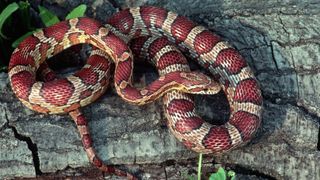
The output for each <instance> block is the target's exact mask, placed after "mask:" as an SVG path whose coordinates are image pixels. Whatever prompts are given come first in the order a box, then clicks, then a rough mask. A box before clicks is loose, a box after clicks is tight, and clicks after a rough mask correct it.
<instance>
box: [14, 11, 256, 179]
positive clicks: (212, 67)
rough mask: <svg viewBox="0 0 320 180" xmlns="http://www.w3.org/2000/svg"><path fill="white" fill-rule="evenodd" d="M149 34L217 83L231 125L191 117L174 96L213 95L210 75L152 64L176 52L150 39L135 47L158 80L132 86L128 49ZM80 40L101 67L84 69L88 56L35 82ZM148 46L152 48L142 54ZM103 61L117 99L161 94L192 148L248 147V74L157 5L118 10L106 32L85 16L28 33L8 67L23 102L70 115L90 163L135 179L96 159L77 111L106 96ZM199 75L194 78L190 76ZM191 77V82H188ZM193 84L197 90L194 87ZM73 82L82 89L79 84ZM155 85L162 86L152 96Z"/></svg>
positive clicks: (251, 110)
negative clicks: (71, 69)
mask: <svg viewBox="0 0 320 180" xmlns="http://www.w3.org/2000/svg"><path fill="white" fill-rule="evenodd" d="M149 35H152V36H166V37H168V39H169V40H170V41H172V42H173V43H175V44H176V45H177V46H178V47H179V50H181V51H183V52H188V53H189V54H190V56H191V57H193V58H194V59H196V60H197V61H198V63H199V64H200V65H201V66H203V67H204V68H206V69H207V70H208V71H210V72H211V73H212V74H213V76H214V77H215V78H216V79H217V81H219V83H220V84H221V87H222V89H223V91H224V92H225V94H226V96H227V99H228V100H229V104H230V109H231V115H230V120H229V121H228V122H227V123H226V124H225V125H222V126H213V125H210V124H208V123H205V122H204V121H203V120H202V119H201V118H200V117H198V116H197V115H196V114H195V113H194V105H193V103H192V101H191V98H189V97H188V95H181V94H183V93H181V92H179V91H180V90H186V91H189V92H190V91H191V92H192V91H193V90H194V92H192V93H203V92H202V90H203V89H210V88H212V89H214V91H215V92H217V91H219V90H220V89H219V88H217V84H216V83H215V82H213V81H212V80H211V78H207V77H206V76H202V75H201V74H199V73H194V72H190V73H181V71H182V70H185V69H183V68H182V69H180V68H181V67H183V65H185V64H186V63H185V61H184V60H181V59H180V61H179V60H177V59H176V60H177V61H179V62H176V61H170V62H168V61H167V60H165V61H164V62H163V63H162V67H161V65H160V64H161V63H157V61H159V60H161V58H163V57H164V56H166V55H168V54H170V53H171V54H172V52H173V51H174V52H176V51H177V52H178V50H177V49H175V48H169V49H168V48H167V49H166V47H174V46H173V45H172V44H170V43H169V42H165V43H163V44H160V45H155V44H153V43H154V42H155V41H157V39H156V38H154V40H149V41H148V40H147V41H145V42H143V43H141V44H144V45H142V46H145V47H144V48H141V49H142V51H145V56H148V57H149V58H150V59H154V60H153V61H155V62H154V63H155V64H156V65H157V68H158V70H159V74H160V75H161V77H160V78H159V79H158V80H157V81H155V82H154V83H153V84H150V85H149V86H148V87H146V88H144V89H143V90H137V89H136V88H134V87H133V86H132V83H131V79H132V69H133V58H132V54H131V51H130V49H129V47H128V45H127V44H128V43H129V42H130V41H132V40H133V39H135V38H138V37H141V36H149ZM149 39H152V38H149ZM151 41H152V42H151ZM79 43H89V44H92V45H93V46H96V47H98V48H99V49H101V50H102V51H103V52H100V51H99V50H94V51H93V52H95V53H96V54H92V56H91V57H94V56H99V57H103V58H104V59H108V61H107V62H108V63H105V62H102V61H98V63H97V61H96V60H92V63H93V64H90V63H91V61H90V58H89V60H88V64H87V65H85V66H84V67H83V69H82V70H81V71H79V72H77V73H76V74H75V75H73V76H71V77H68V78H66V79H55V80H52V81H48V82H46V83H43V82H38V81H36V78H35V74H36V70H37V69H38V68H39V67H40V65H41V64H42V63H43V62H44V60H45V59H46V58H47V57H50V56H53V55H55V54H56V53H58V52H60V51H61V50H63V49H65V48H67V47H70V46H72V45H75V44H79ZM39 44H41V45H39ZM136 45H139V43H136ZM152 45H154V47H155V48H153V50H149V46H152ZM157 47H158V48H157ZM134 48H135V47H134ZM134 48H133V49H134ZM154 49H157V50H154ZM162 49H164V50H162ZM159 52H161V53H159ZM174 52H173V54H174ZM179 53H180V52H179ZM177 56H178V55H177V54H176V55H171V56H170V57H177ZM168 58H169V57H168ZM92 59H95V58H92ZM110 61H113V62H114V63H115V64H116V70H115V74H114V84H115V87H116V90H117V92H118V94H119V95H120V96H121V97H122V98H123V99H125V100H126V101H128V102H129V103H133V104H137V105H142V104H145V103H149V102H152V101H154V100H155V99H156V98H158V97H161V96H164V98H163V99H164V107H165V111H166V116H167V118H168V126H169V128H170V129H171V131H172V132H173V133H174V135H175V136H176V137H177V138H178V139H179V140H180V141H182V142H183V143H184V144H185V145H186V146H187V147H188V148H190V149H192V150H194V151H197V152H202V153H215V154H217V153H223V152H226V151H229V150H230V149H233V148H235V147H238V146H239V145H241V144H244V143H245V142H248V141H249V140H250V139H251V137H252V135H253V134H254V133H255V131H256V130H257V128H258V127H259V124H260V121H261V109H262V97H261V92H260V89H259V86H258V84H257V81H256V79H255V77H254V75H253V73H252V71H251V70H250V68H249V67H248V66H247V64H246V62H245V60H244V59H243V58H242V57H241V55H240V54H239V53H238V52H237V51H236V50H235V49H233V48H232V47H231V46H230V45H228V43H226V42H224V41H223V40H222V39H221V38H220V37H218V36H217V35H215V34H213V33H211V32H210V31H209V30H207V29H206V28H204V27H202V26H198V25H196V24H194V23H193V22H191V21H190V20H188V19H187V18H185V17H182V16H179V15H177V14H175V13H173V12H168V11H166V10H164V9H161V8H156V7H140V8H130V9H127V10H123V11H120V12H119V13H116V14H115V15H114V16H112V17H111V18H110V19H109V20H108V21H107V24H106V25H105V27H102V26H101V25H100V24H99V23H98V22H96V21H93V20H91V19H89V18H79V19H72V20H70V21H64V22H61V23H59V24H56V25H54V26H51V27H49V28H46V29H44V30H42V31H39V32H37V33H35V34H34V35H33V36H32V37H30V38H28V39H26V40H25V41H24V42H23V43H22V44H20V45H19V47H18V48H17V49H16V50H15V51H14V53H13V55H12V58H11V61H10V65H9V76H10V82H11V86H12V88H13V91H14V92H15V93H16V95H17V97H18V98H19V99H20V100H21V101H22V102H23V104H25V105H26V106H27V107H29V108H31V109H33V110H35V111H38V112H42V113H70V115H71V116H72V117H73V119H74V120H75V122H76V124H77V126H78V129H79V131H80V134H81V138H82V141H83V144H84V146H85V149H86V151H87V154H88V156H89V159H90V161H91V162H93V164H95V165H96V166H98V167H100V169H102V170H104V171H107V172H113V173H116V174H118V175H122V176H128V178H134V177H133V176H132V175H130V174H127V173H125V172H122V171H120V170H117V169H111V168H110V167H108V166H104V165H103V163H102V161H101V160H99V159H98V157H97V156H96V155H95V152H94V150H93V149H92V142H91V138H90V136H89V132H88V129H87V123H86V120H85V118H84V116H83V115H82V114H81V112H80V111H79V110H78V109H79V108H80V107H82V106H85V105H87V104H89V103H91V102H93V101H94V100H96V99H97V98H98V97H100V95H101V94H103V93H104V92H105V90H106V87H107V85H108V80H109V77H110V75H109V72H110V70H109V68H110ZM178 66H180V67H178ZM168 67H169V68H168ZM166 68H167V69H166ZM170 68H171V70H169V69H170ZM161 70H162V71H161ZM168 72H169V73H168ZM199 76H201V78H200V79H197V78H193V77H199ZM190 80H194V82H192V83H191V84H190ZM170 82H174V83H173V84H170ZM199 82H200V83H199ZM197 83H199V84H198V85H199V87H198V86H197V87H196V88H194V87H195V86H196V84H197ZM79 84H80V86H81V87H78V85H79ZM167 84H170V85H167ZM160 87H164V88H163V89H161V90H160V91H158V89H159V88H160ZM193 88H194V89H193ZM55 89H58V90H55ZM61 93H62V95H61ZM157 93H158V94H157ZM155 94H157V95H155Z"/></svg>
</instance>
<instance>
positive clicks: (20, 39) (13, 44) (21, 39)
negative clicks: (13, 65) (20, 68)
mask: <svg viewBox="0 0 320 180" xmlns="http://www.w3.org/2000/svg"><path fill="white" fill-rule="evenodd" d="M38 30H39V29H37V30H34V31H29V32H27V33H26V34H24V35H22V36H21V37H19V38H18V39H16V40H15V41H14V42H13V43H12V44H11V46H12V47H13V48H16V47H18V45H19V44H20V43H21V42H22V41H23V40H24V39H25V38H27V37H28V36H30V35H31V34H33V33H34V32H36V31H38Z"/></svg>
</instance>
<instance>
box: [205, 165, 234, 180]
mask: <svg viewBox="0 0 320 180" xmlns="http://www.w3.org/2000/svg"><path fill="white" fill-rule="evenodd" d="M235 177H236V173H235V172H234V171H231V170H229V171H226V170H225V169H223V168H222V167H219V168H218V171H217V172H215V173H212V174H211V175H210V177H209V180H235Z"/></svg>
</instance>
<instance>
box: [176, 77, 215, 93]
mask: <svg viewBox="0 0 320 180" xmlns="http://www.w3.org/2000/svg"><path fill="white" fill-rule="evenodd" d="M180 77H181V78H182V81H181V84H182V85H183V89H184V90H183V91H184V92H186V93H190V94H211V95H212V94H217V93H218V92H219V91H220V90H221V86H220V84H219V83H218V82H216V81H214V80H213V78H211V77H209V76H207V75H205V74H203V73H200V72H182V73H180Z"/></svg>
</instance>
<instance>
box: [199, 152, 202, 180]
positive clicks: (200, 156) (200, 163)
mask: <svg viewBox="0 0 320 180" xmlns="http://www.w3.org/2000/svg"><path fill="white" fill-rule="evenodd" d="M201 167H202V153H200V154H199V161H198V180H201Z"/></svg>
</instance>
